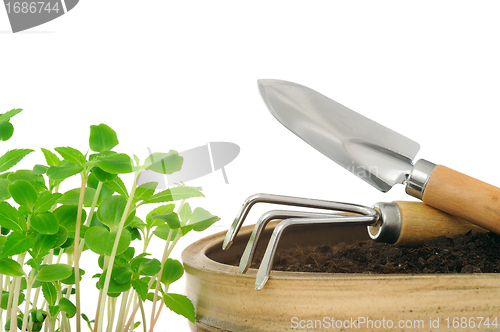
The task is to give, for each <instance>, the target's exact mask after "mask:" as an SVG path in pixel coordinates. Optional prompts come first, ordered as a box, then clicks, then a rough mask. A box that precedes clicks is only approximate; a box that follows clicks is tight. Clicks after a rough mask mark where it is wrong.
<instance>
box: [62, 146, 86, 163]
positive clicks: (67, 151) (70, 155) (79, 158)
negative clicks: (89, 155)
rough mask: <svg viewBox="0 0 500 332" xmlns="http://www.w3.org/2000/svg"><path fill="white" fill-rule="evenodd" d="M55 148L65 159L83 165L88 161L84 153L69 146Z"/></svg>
mask: <svg viewBox="0 0 500 332" xmlns="http://www.w3.org/2000/svg"><path fill="white" fill-rule="evenodd" d="M54 150H56V151H57V152H58V153H59V154H60V155H61V156H62V157H63V158H64V159H66V160H67V161H69V162H72V163H73V164H76V165H80V166H83V164H85V163H86V162H87V160H86V159H85V156H84V155H83V153H81V152H80V151H78V150H77V149H74V148H71V147H69V146H66V147H58V148H55V149H54Z"/></svg>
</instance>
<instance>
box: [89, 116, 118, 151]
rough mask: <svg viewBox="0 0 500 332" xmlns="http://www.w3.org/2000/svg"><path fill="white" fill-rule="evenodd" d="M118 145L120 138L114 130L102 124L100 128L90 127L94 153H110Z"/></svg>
mask: <svg viewBox="0 0 500 332" xmlns="http://www.w3.org/2000/svg"><path fill="white" fill-rule="evenodd" d="M116 145H118V138H117V136H116V133H115V131H114V130H113V129H111V128H110V127H109V126H107V125H105V124H104V123H101V124H100V125H98V126H90V138H89V146H90V149H91V150H92V151H96V152H103V151H110V150H111V149H112V148H114V147H115V146H116Z"/></svg>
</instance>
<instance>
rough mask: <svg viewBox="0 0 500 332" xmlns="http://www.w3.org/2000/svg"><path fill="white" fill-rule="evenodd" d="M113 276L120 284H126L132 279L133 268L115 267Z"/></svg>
mask: <svg viewBox="0 0 500 332" xmlns="http://www.w3.org/2000/svg"><path fill="white" fill-rule="evenodd" d="M111 278H113V280H114V281H116V282H117V283H119V284H124V283H126V282H128V281H130V279H132V270H131V269H129V268H128V267H126V266H121V267H118V268H116V269H115V268H114V269H113V272H111Z"/></svg>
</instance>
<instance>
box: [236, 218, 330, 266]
mask: <svg viewBox="0 0 500 332" xmlns="http://www.w3.org/2000/svg"><path fill="white" fill-rule="evenodd" d="M335 217H338V215H336V214H332V213H313V212H302V211H285V210H272V211H268V212H266V213H264V214H263V215H262V216H261V217H260V218H259V220H258V221H257V223H256V224H255V227H254V229H253V231H252V234H251V235H250V239H249V240H248V243H247V246H246V248H245V251H244V252H243V255H242V256H241V260H240V266H239V268H238V272H239V273H245V272H247V271H248V269H249V268H250V265H251V263H252V258H253V255H254V254H255V249H256V248H257V244H258V242H259V239H260V235H261V233H262V231H263V230H264V228H265V227H266V226H267V224H268V223H269V222H270V221H272V220H275V219H287V218H335Z"/></svg>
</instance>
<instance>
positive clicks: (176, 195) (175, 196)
mask: <svg viewBox="0 0 500 332" xmlns="http://www.w3.org/2000/svg"><path fill="white" fill-rule="evenodd" d="M192 197H205V196H204V195H203V194H202V193H201V191H199V190H198V189H196V188H193V187H186V186H180V187H174V188H170V189H167V190H163V191H160V192H159V193H157V194H156V195H153V196H151V197H150V198H148V199H146V200H144V203H163V202H173V201H178V200H181V199H188V198H192Z"/></svg>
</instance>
